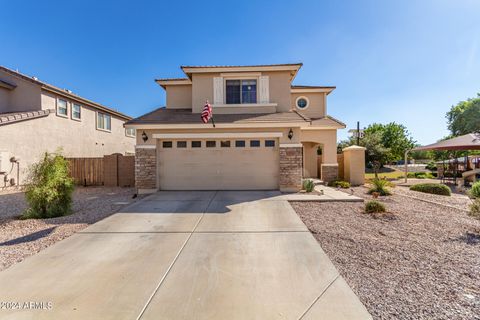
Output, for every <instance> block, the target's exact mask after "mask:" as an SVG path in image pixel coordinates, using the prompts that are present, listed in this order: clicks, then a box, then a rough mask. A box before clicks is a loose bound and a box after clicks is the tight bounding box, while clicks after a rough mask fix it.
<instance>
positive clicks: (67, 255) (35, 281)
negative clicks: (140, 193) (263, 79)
mask: <svg viewBox="0 0 480 320" xmlns="http://www.w3.org/2000/svg"><path fill="white" fill-rule="evenodd" d="M278 195H279V194H278V192H275V191H272V192H268V191H267V192H260V191H259V192H249V191H240V192H239V191H222V192H220V191H219V192H215V191H212V192H209V191H205V192H201V191H198V192H159V193H156V194H154V195H151V196H149V197H147V198H145V199H144V200H142V201H140V202H137V203H135V204H133V205H131V206H130V207H127V208H125V209H124V210H123V211H122V212H120V213H117V214H115V215H113V216H110V217H109V218H107V219H105V220H102V221H100V222H98V223H96V224H94V225H92V226H90V227H88V228H86V229H84V230H83V231H82V232H80V233H77V234H75V235H74V236H72V237H70V238H68V239H66V240H63V241H61V242H59V243H57V244H55V245H53V246H51V247H49V248H47V249H46V250H44V251H42V252H40V253H39V254H37V255H35V256H32V257H30V258H28V259H26V260H25V261H24V262H21V263H19V264H17V265H14V266H12V267H11V268H9V269H7V270H5V271H3V272H0V284H1V285H0V303H5V302H7V303H9V304H8V305H2V306H1V308H0V319H116V320H118V319H371V316H370V315H369V314H368V312H367V310H366V309H365V307H364V306H363V305H362V303H361V302H360V301H359V300H358V298H357V297H356V296H355V294H354V293H353V292H352V290H351V289H350V288H349V287H348V285H347V284H346V283H345V281H344V280H343V279H342V277H341V276H339V274H338V272H337V270H336V269H335V267H334V266H333V264H332V263H331V261H330V260H329V258H328V257H327V256H326V255H325V253H324V252H323V250H322V249H321V248H320V246H319V245H318V243H317V242H316V240H315V239H314V238H313V236H312V235H311V234H310V232H309V231H308V230H307V228H306V226H305V225H304V224H303V223H302V221H301V220H300V219H299V218H298V216H297V215H296V213H295V212H294V210H293V209H292V207H291V206H290V204H289V203H288V202H287V201H286V200H284V198H282V197H280V198H279V197H278ZM25 303H27V304H25ZM12 308H13V310H12Z"/></svg>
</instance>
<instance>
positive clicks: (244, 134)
mask: <svg viewBox="0 0 480 320" xmlns="http://www.w3.org/2000/svg"><path fill="white" fill-rule="evenodd" d="M282 136H283V133H281V132H218V133H154V134H153V138H154V139H216V138H218V139H222V138H225V139H228V138H231V139H236V138H239V139H240V138H281V137H282Z"/></svg>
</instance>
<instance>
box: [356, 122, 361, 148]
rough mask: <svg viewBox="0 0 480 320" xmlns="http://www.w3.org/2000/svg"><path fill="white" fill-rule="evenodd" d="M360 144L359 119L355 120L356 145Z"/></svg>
mask: <svg viewBox="0 0 480 320" xmlns="http://www.w3.org/2000/svg"><path fill="white" fill-rule="evenodd" d="M359 145H360V121H357V146H359Z"/></svg>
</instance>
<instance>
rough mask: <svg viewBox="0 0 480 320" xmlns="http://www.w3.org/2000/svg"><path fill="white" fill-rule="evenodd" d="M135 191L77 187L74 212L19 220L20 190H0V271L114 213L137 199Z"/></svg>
mask: <svg viewBox="0 0 480 320" xmlns="http://www.w3.org/2000/svg"><path fill="white" fill-rule="evenodd" d="M134 193H135V190H134V189H133V188H104V187H88V188H83V187H77V188H76V189H75V192H74V194H73V212H74V213H73V214H71V215H69V216H64V217H58V218H51V219H43V220H42V219H29V220H18V219H17V217H18V216H19V215H21V214H22V212H23V211H24V210H25V209H26V208H27V204H26V202H25V199H24V195H23V193H22V192H18V191H0V270H3V269H6V268H8V267H9V266H11V265H13V264H15V263H17V262H20V261H22V260H23V259H25V258H26V257H28V256H30V255H33V254H35V253H37V252H39V251H41V250H42V249H44V248H46V247H48V246H50V245H52V244H54V243H55V242H57V241H60V240H62V239H65V238H66V237H68V236H70V235H72V234H73V233H75V232H77V231H79V230H82V229H84V228H85V227H87V226H88V225H89V224H92V223H95V222H97V221H99V220H101V219H103V218H106V217H108V216H109V215H111V214H113V213H115V212H117V211H118V210H120V209H121V208H122V207H124V206H126V205H127V204H129V203H132V202H133V201H136V200H137V199H138V198H137V199H132V196H133V195H134Z"/></svg>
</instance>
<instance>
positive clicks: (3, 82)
mask: <svg viewBox="0 0 480 320" xmlns="http://www.w3.org/2000/svg"><path fill="white" fill-rule="evenodd" d="M130 119H131V117H129V116H127V115H125V114H122V113H120V112H118V111H116V110H113V109H111V108H107V107H105V106H103V105H100V104H98V103H96V102H93V101H90V100H87V99H85V98H82V97H80V96H78V95H76V94H73V93H72V92H71V91H69V90H65V89H60V88H58V87H55V86H52V85H49V84H47V83H45V82H42V81H39V80H38V79H37V78H36V77H30V76H27V75H24V74H22V73H19V72H17V71H14V70H11V69H8V68H5V67H1V66H0V187H4V186H6V185H7V186H8V185H9V184H10V181H11V179H12V178H13V179H14V180H15V183H18V180H19V181H20V183H23V182H25V178H26V176H27V175H26V174H27V169H28V167H29V166H30V165H31V164H32V163H34V162H35V161H37V160H38V159H39V158H40V157H41V156H42V155H43V153H44V152H45V151H48V152H55V151H56V150H57V149H59V148H61V149H62V150H63V154H64V155H65V156H66V157H101V156H103V155H106V154H112V153H121V154H126V153H128V154H133V153H134V146H135V131H134V130H132V129H125V128H124V127H123V124H124V123H125V121H128V120H130ZM12 158H14V159H16V160H18V161H17V162H11V161H10V159H12Z"/></svg>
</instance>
